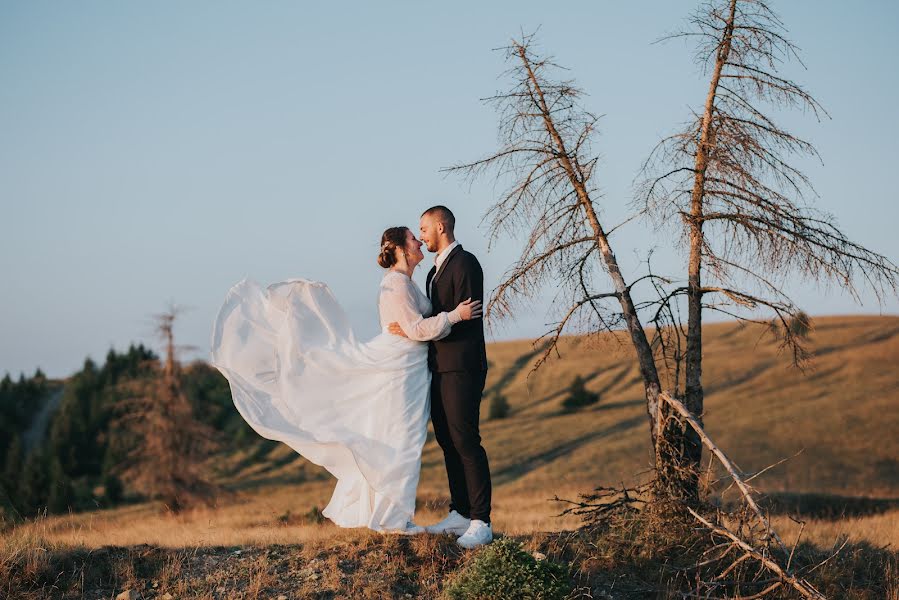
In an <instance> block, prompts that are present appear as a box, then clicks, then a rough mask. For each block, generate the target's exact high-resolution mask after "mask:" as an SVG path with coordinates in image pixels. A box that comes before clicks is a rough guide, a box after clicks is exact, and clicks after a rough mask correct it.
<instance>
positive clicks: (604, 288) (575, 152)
mask: <svg viewBox="0 0 899 600" xmlns="http://www.w3.org/2000/svg"><path fill="white" fill-rule="evenodd" d="M505 52H506V60H507V62H508V63H510V68H509V70H508V71H507V72H506V78H507V79H508V80H509V82H510V89H509V90H508V91H505V92H502V93H499V94H497V95H496V96H493V97H491V98H488V99H487V101H488V102H489V103H491V104H493V105H494V106H495V107H496V109H497V111H498V112H499V115H500V120H499V137H500V140H501V143H502V147H500V148H499V149H498V150H496V151H495V152H493V153H492V154H490V155H488V156H486V157H484V158H482V159H480V160H477V161H475V162H471V163H465V164H459V165H456V166H453V167H450V168H449V169H448V171H450V172H460V173H462V174H463V175H465V176H467V177H470V178H474V177H477V176H480V175H482V174H485V173H488V172H490V173H494V174H495V175H496V177H497V178H498V179H499V180H500V181H503V182H509V181H511V183H510V184H509V186H508V188H507V189H506V190H505V192H504V193H503V194H502V196H501V197H500V199H499V200H498V201H497V202H496V203H495V204H493V206H492V207H491V208H490V209H489V211H488V213H487V219H488V220H489V222H490V230H491V244H492V243H493V242H495V241H496V239H497V238H498V237H499V236H501V235H503V234H507V233H508V234H515V233H517V232H519V231H524V232H526V233H527V243H526V244H525V245H524V250H523V252H522V255H521V256H520V258H519V259H518V261H517V262H516V263H515V264H514V265H513V266H512V267H511V268H510V269H509V270H508V271H507V272H506V273H505V274H504V276H503V278H502V282H501V283H500V284H499V286H498V287H497V289H495V290H494V291H493V293H492V295H491V297H490V300H489V301H488V303H487V308H486V310H485V317H486V318H487V319H497V318H503V317H507V316H509V315H511V313H512V311H513V310H514V308H515V307H516V306H517V305H518V303H520V302H522V301H527V300H528V299H531V298H533V297H534V296H535V295H536V294H538V293H539V292H540V290H541V289H542V288H543V287H544V286H545V285H547V284H552V285H553V286H554V287H556V288H557V289H558V290H559V291H560V296H559V299H560V300H563V302H557V303H556V306H559V307H562V309H563V310H562V312H561V313H560V314H559V321H558V322H557V323H556V324H555V325H554V327H553V328H552V329H551V330H550V331H549V332H547V334H546V335H545V336H544V338H542V339H545V342H546V343H545V346H544V350H543V354H542V356H541V358H540V359H539V360H538V362H537V364H536V365H535V368H537V367H539V366H540V364H542V363H543V362H544V361H545V360H546V359H547V358H548V357H549V356H550V355H551V354H552V352H553V351H554V350H555V349H556V348H557V345H558V342H559V340H560V338H561V336H562V335H563V334H564V333H566V332H568V331H569V330H577V331H581V332H585V331H586V332H602V331H610V332H611V331H616V330H620V329H621V328H624V329H625V330H626V331H627V333H628V336H629V338H630V342H631V344H632V346H633V348H634V350H635V353H636V356H637V362H638V365H639V370H640V375H641V377H642V381H643V387H644V392H645V397H646V403H647V404H646V405H647V414H648V416H649V422H650V432H651V437H652V441H653V446H654V447H655V448H656V449H657V457H656V466H657V468H658V470H659V471H660V472H666V473H669V474H671V475H672V476H673V475H674V474H675V473H677V471H678V466H677V464H676V463H675V462H674V461H673V460H671V458H673V457H670V456H667V455H666V454H665V453H664V452H663V449H664V448H667V447H669V446H670V444H667V443H659V439H658V436H659V433H660V432H661V430H660V428H659V427H658V413H659V394H660V393H661V391H662V386H661V383H660V378H659V371H658V369H657V366H656V361H655V358H654V355H653V348H652V346H651V342H650V339H649V337H648V336H647V333H646V331H645V329H644V326H643V323H642V322H641V320H640V314H639V311H640V306H639V305H638V302H637V301H635V299H634V297H633V290H634V286H635V285H637V284H643V285H646V286H647V287H649V288H652V286H650V285H649V284H650V282H654V283H655V284H656V285H664V284H665V280H664V279H663V278H661V277H659V276H656V275H653V274H649V273H647V274H646V275H644V276H642V277H639V278H637V279H634V280H632V281H628V280H627V279H626V278H625V276H624V274H623V273H622V271H621V268H620V267H619V264H618V259H617V258H616V256H615V253H614V251H613V247H612V240H611V236H612V234H613V233H614V232H615V230H616V227H613V226H609V224H608V223H607V222H606V219H605V218H604V217H603V213H602V210H601V206H600V205H599V202H598V195H597V193H596V183H595V176H596V166H597V158H596V156H594V155H592V154H591V146H590V144H591V140H592V137H593V135H594V133H595V131H596V126H597V117H596V116H595V115H593V114H592V113H590V112H589V111H587V110H585V109H584V108H583V107H582V106H581V105H580V103H579V100H580V98H581V96H582V92H581V91H580V90H579V89H578V88H577V87H575V85H574V83H573V82H571V81H566V80H561V79H558V78H557V77H558V73H559V72H560V67H559V66H558V65H556V64H555V63H553V62H552V61H551V60H550V59H547V58H545V57H542V56H540V55H538V54H537V53H536V51H535V47H534V43H533V36H527V37H523V38H522V39H521V40H520V41H513V42H512V43H511V45H510V46H508V47H507V48H505Z"/></svg>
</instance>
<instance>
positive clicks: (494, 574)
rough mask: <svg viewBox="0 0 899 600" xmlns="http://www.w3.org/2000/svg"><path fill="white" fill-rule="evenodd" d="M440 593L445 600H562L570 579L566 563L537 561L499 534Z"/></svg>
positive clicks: (568, 590)
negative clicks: (498, 536) (507, 599)
mask: <svg viewBox="0 0 899 600" xmlns="http://www.w3.org/2000/svg"><path fill="white" fill-rule="evenodd" d="M443 593H444V597H445V598H447V599H448V600H462V599H466V600H499V599H501V598H516V599H522V600H562V599H563V598H566V597H567V596H568V594H570V593H571V582H570V580H569V578H568V572H567V569H566V567H564V566H562V565H559V564H556V563H552V562H549V561H548V560H540V561H538V560H537V559H535V558H534V557H533V556H531V555H530V554H529V553H528V552H527V551H525V550H524V549H523V548H522V547H521V544H519V543H518V542H516V541H515V540H513V539H511V538H502V539H498V540H496V541H495V542H493V543H492V544H490V545H489V546H486V547H485V548H483V549H481V550H480V551H478V553H477V554H475V556H474V558H472V560H470V561H469V562H468V563H467V564H466V565H465V566H464V567H463V568H462V569H461V570H460V571H458V572H457V573H456V574H455V575H453V576H452V578H451V579H450V581H449V583H448V584H447V586H446V588H444V591H443Z"/></svg>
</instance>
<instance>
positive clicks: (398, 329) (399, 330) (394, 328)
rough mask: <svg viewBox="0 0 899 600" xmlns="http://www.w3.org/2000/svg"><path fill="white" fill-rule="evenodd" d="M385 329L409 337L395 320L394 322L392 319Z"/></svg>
mask: <svg viewBox="0 0 899 600" xmlns="http://www.w3.org/2000/svg"><path fill="white" fill-rule="evenodd" d="M387 330H388V331H389V332H390V333H392V334H393V335H401V336H403V337H404V338H408V337H409V336H408V335H406V332H405V331H403V328H402V327H400V324H399V323H397V322H395V321H394V322H393V323H391V324H390V325H388V326H387Z"/></svg>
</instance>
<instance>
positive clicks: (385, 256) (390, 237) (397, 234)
mask: <svg viewBox="0 0 899 600" xmlns="http://www.w3.org/2000/svg"><path fill="white" fill-rule="evenodd" d="M407 231H409V228H408V227H391V228H390V229H387V230H385V231H384V233H383V235H381V253H380V254H378V264H379V265H381V266H382V267H383V268H385V269H389V268H390V267H392V266H393V265H395V264H396V249H397V248H403V247H404V246H405V245H406V232H407Z"/></svg>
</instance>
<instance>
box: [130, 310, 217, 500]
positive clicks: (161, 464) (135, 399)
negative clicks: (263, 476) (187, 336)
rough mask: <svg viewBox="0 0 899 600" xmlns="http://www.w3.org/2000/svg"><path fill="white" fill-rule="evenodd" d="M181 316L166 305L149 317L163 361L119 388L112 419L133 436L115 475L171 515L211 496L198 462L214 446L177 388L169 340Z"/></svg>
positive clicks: (212, 490) (177, 376)
mask: <svg viewBox="0 0 899 600" xmlns="http://www.w3.org/2000/svg"><path fill="white" fill-rule="evenodd" d="M181 312H183V310H182V309H181V308H179V307H177V306H175V305H170V306H169V308H168V310H166V311H165V312H163V313H160V314H158V315H155V316H154V321H155V325H156V333H157V335H158V336H159V337H160V338H161V340H162V341H163V343H164V345H165V349H166V351H165V359H164V362H163V364H162V365H161V366H160V365H159V364H158V363H156V362H155V361H154V364H153V365H152V370H151V374H150V376H149V377H145V378H141V379H138V380H132V381H128V382H126V383H123V384H122V391H123V393H124V394H123V395H124V399H123V400H122V401H121V402H120V403H119V406H118V407H117V416H116V419H115V422H116V424H117V425H120V426H122V427H124V428H125V429H126V430H127V431H128V433H129V434H130V435H131V437H132V438H133V439H132V442H133V443H132V445H131V447H130V448H129V450H128V452H127V453H126V454H125V457H124V460H123V461H122V462H121V463H120V464H119V465H118V468H117V471H118V472H119V474H120V475H121V476H122V478H123V479H124V480H125V481H127V482H129V483H130V484H131V485H133V486H134V487H135V488H137V489H138V490H140V491H141V492H142V493H145V494H147V495H148V496H150V497H154V498H160V499H162V501H163V504H164V505H165V506H166V508H167V509H169V510H171V511H173V512H178V511H179V510H181V509H183V508H184V507H186V506H188V505H189V504H191V503H194V502H197V501H200V500H203V501H208V500H209V499H210V498H211V497H212V495H213V494H214V493H215V491H216V486H214V485H213V484H211V483H210V482H209V480H208V474H207V471H206V468H205V466H204V463H205V459H206V458H208V456H209V455H210V454H211V453H212V452H213V451H215V450H216V449H217V448H218V442H217V439H216V432H215V430H214V429H213V428H212V427H210V426H209V425H207V424H205V423H203V422H202V421H199V420H198V419H196V417H195V415H194V414H193V407H192V406H191V403H190V401H189V399H188V398H187V396H186V395H185V393H184V391H183V389H182V386H181V367H180V363H179V362H178V360H177V353H178V350H179V349H180V348H179V347H178V346H177V345H176V344H175V336H174V325H175V321H176V319H177V317H178V315H180V314H181Z"/></svg>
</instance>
